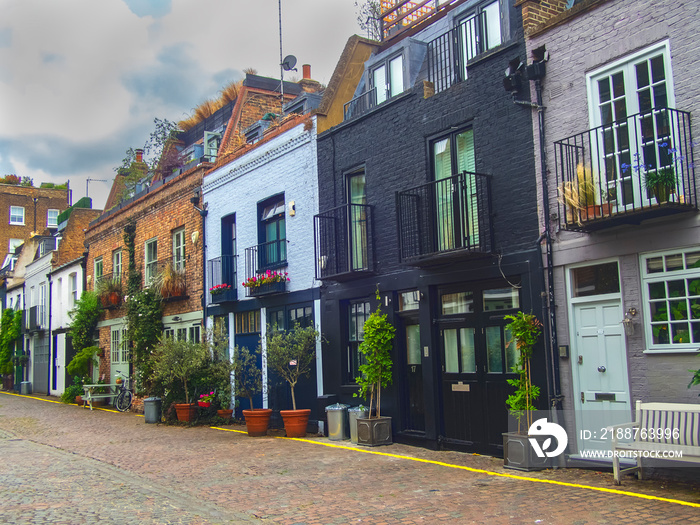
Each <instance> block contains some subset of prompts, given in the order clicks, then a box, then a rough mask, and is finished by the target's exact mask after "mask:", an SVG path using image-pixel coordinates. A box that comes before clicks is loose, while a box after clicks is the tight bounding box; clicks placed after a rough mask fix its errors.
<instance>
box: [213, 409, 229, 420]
mask: <svg viewBox="0 0 700 525" xmlns="http://www.w3.org/2000/svg"><path fill="white" fill-rule="evenodd" d="M216 415H217V416H219V417H222V418H224V419H231V416H232V415H233V410H231V409H224V410H217V411H216Z"/></svg>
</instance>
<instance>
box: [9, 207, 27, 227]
mask: <svg viewBox="0 0 700 525" xmlns="http://www.w3.org/2000/svg"><path fill="white" fill-rule="evenodd" d="M10 224H16V225H19V226H24V207H22V206H10Z"/></svg>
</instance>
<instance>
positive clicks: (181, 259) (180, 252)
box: [173, 226, 187, 271]
mask: <svg viewBox="0 0 700 525" xmlns="http://www.w3.org/2000/svg"><path fill="white" fill-rule="evenodd" d="M186 245H187V243H186V237H185V228H184V226H183V227H182V228H178V229H177V230H175V231H173V268H174V269H175V270H176V271H184V270H185V261H186V259H187V255H186V248H185V247H186Z"/></svg>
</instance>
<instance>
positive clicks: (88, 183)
mask: <svg viewBox="0 0 700 525" xmlns="http://www.w3.org/2000/svg"><path fill="white" fill-rule="evenodd" d="M91 182H108V181H107V179H91V178H87V179H85V196H86V197H89V196H90V193H89V191H90V183H91Z"/></svg>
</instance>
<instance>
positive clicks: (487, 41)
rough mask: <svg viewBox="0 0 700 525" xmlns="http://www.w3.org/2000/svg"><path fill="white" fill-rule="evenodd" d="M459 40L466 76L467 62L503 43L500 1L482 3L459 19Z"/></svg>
mask: <svg viewBox="0 0 700 525" xmlns="http://www.w3.org/2000/svg"><path fill="white" fill-rule="evenodd" d="M459 41H460V43H461V47H462V49H461V51H462V57H461V58H462V66H463V67H464V72H465V75H464V78H466V64H467V62H468V61H469V60H471V59H472V58H474V57H475V56H477V55H480V54H481V53H484V52H486V51H488V50H489V49H493V48H494V47H496V46H499V45H501V42H502V36H501V12H500V9H499V6H498V2H492V3H489V4H486V5H482V6H480V7H478V8H477V9H476V10H475V11H473V12H472V13H470V14H469V15H467V16H466V17H464V18H462V19H461V20H460V21H459Z"/></svg>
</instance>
